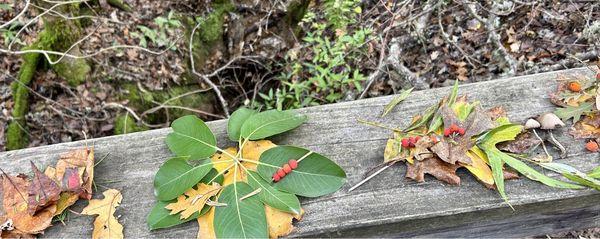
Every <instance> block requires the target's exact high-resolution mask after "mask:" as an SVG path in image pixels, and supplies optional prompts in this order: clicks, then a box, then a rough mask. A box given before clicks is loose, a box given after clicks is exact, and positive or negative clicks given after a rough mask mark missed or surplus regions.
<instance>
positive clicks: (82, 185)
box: [56, 148, 94, 200]
mask: <svg viewBox="0 0 600 239" xmlns="http://www.w3.org/2000/svg"><path fill="white" fill-rule="evenodd" d="M56 179H57V180H58V181H60V182H61V187H62V188H63V190H66V191H73V192H77V193H78V194H79V196H80V198H84V199H88V200H89V199H91V198H92V182H93V179H94V150H93V149H91V148H89V149H87V148H86V149H80V150H74V151H71V152H68V153H66V154H63V155H61V156H60V159H59V160H58V162H57V163H56Z"/></svg>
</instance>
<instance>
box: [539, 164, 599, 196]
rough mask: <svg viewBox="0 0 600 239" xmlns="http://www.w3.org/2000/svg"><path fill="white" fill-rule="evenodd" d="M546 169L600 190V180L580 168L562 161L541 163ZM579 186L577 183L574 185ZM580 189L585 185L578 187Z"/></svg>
mask: <svg viewBox="0 0 600 239" xmlns="http://www.w3.org/2000/svg"><path fill="white" fill-rule="evenodd" d="M540 166H542V167H543V168H545V169H549V170H552V171H554V172H557V173H560V174H562V175H563V176H565V177H566V178H568V179H569V180H571V181H573V182H576V183H579V184H581V185H584V186H588V187H590V188H593V189H596V190H599V191H600V180H597V179H595V178H593V177H590V176H589V175H587V174H585V173H583V172H581V171H579V170H578V169H576V168H574V167H572V166H569V165H566V164H562V163H540ZM574 186H577V185H574ZM578 188H579V189H581V188H583V187H578Z"/></svg>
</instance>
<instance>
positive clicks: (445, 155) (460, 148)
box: [431, 106, 493, 164]
mask: <svg viewBox="0 0 600 239" xmlns="http://www.w3.org/2000/svg"><path fill="white" fill-rule="evenodd" d="M441 112H442V114H443V116H444V117H443V120H444V125H445V126H446V127H448V126H450V125H452V124H456V125H458V126H459V127H462V128H465V134H464V135H461V136H456V137H454V138H453V139H449V138H447V137H446V138H443V139H442V140H441V141H440V142H438V143H437V144H435V145H434V146H433V147H431V151H432V152H434V153H435V154H436V155H437V156H438V157H439V158H440V159H441V160H443V161H446V162H447V163H450V164H456V162H460V163H464V164H471V159H470V158H469V157H468V156H467V155H466V152H467V151H469V150H470V149H471V148H472V147H473V146H474V145H475V141H474V140H473V139H472V137H473V136H476V135H479V134H481V133H483V132H485V131H487V130H489V129H491V128H492V127H493V122H492V120H491V119H490V116H489V115H488V114H487V113H486V112H485V111H483V110H482V109H481V107H480V106H474V107H473V109H472V110H471V112H470V113H469V114H468V116H466V119H465V120H464V121H461V120H460V118H459V117H458V115H461V114H456V112H455V111H454V110H452V109H450V108H449V107H447V106H442V108H441ZM463 115H464V114H463Z"/></svg>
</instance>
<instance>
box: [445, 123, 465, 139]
mask: <svg viewBox="0 0 600 239" xmlns="http://www.w3.org/2000/svg"><path fill="white" fill-rule="evenodd" d="M452 134H458V135H464V134H465V128H462V127H459V126H458V125H457V124H455V123H452V125H450V127H448V128H446V129H444V137H448V136H450V135H452Z"/></svg>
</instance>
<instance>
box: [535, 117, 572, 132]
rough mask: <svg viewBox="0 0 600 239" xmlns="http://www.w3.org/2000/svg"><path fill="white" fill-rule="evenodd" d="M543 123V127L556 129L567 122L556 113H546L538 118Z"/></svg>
mask: <svg viewBox="0 0 600 239" xmlns="http://www.w3.org/2000/svg"><path fill="white" fill-rule="evenodd" d="M537 120H538V122H540V124H541V127H540V128H541V129H550V130H552V129H556V128H560V127H563V126H565V123H564V122H562V120H560V118H558V116H556V115H555V114H554V113H545V114H542V115H540V117H538V118H537Z"/></svg>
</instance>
